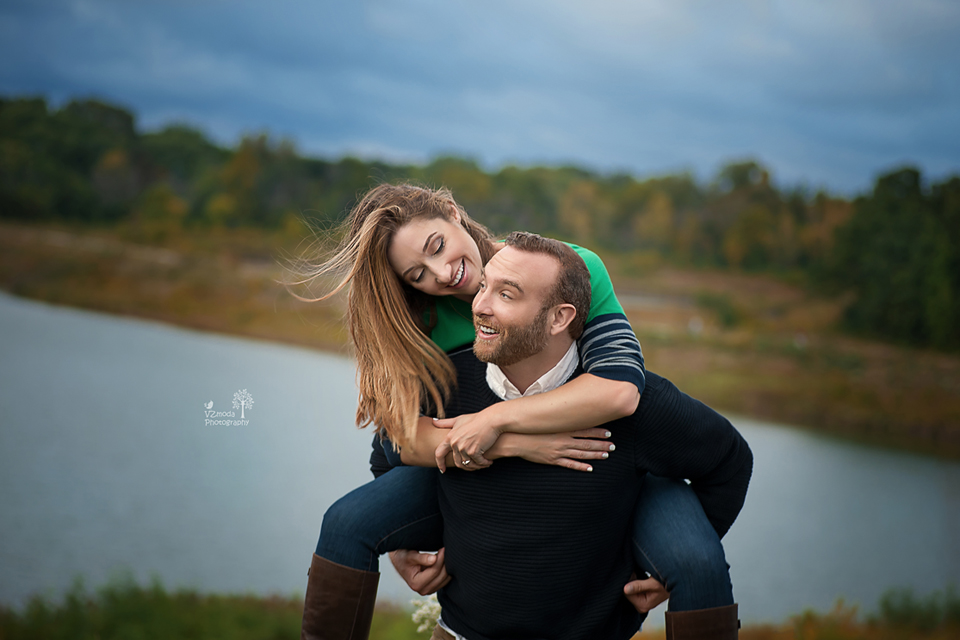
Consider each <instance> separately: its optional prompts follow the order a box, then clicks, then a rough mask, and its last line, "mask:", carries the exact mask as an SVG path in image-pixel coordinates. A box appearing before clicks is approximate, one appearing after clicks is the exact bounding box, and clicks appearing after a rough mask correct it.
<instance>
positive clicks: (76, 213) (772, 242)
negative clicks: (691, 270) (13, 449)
mask: <svg viewBox="0 0 960 640" xmlns="http://www.w3.org/2000/svg"><path fill="white" fill-rule="evenodd" d="M398 180H411V181H414V182H418V183H421V184H424V185H429V186H439V185H444V186H447V187H449V188H450V189H452V191H453V193H454V194H455V195H456V197H457V199H458V201H459V202H460V203H461V204H462V205H464V207H465V208H466V209H467V210H468V211H469V212H470V213H471V215H473V216H474V217H475V218H476V219H478V220H479V221H481V222H483V223H484V224H486V225H487V226H489V227H490V228H491V229H492V230H493V231H495V232H498V233H499V232H506V231H509V230H512V229H527V230H531V231H536V232H538V233H542V234H546V235H552V236H555V237H559V238H563V239H567V240H571V241H573V242H578V243H582V244H585V245H588V246H590V247H594V248H597V249H600V250H607V251H617V252H621V253H629V254H630V255H631V256H633V260H634V262H635V263H636V264H637V265H641V266H642V265H647V266H657V265H660V264H675V265H683V266H689V265H692V266H698V267H712V268H727V269H741V270H752V271H779V272H786V271H790V272H802V273H804V274H807V275H808V276H809V277H810V278H811V279H812V280H813V281H814V282H816V283H817V284H818V285H820V286H829V287H832V288H834V289H835V290H837V291H840V290H850V291H852V292H853V293H854V295H853V297H852V300H853V301H852V302H851V304H850V306H849V308H848V309H847V312H846V316H845V322H846V324H847V326H848V328H849V329H851V330H853V331H856V332H859V333H863V334H869V335H875V336H878V337H883V338H887V339H892V340H896V341H899V342H904V343H908V344H913V345H919V346H929V347H934V348H939V349H949V350H953V349H957V348H960V176H951V177H949V178H947V179H944V180H943V181H941V182H938V183H935V184H927V183H926V182H925V181H924V180H923V177H922V175H921V173H920V172H919V171H918V170H917V169H915V168H910V167H905V168H902V169H898V170H896V171H893V172H891V173H888V174H886V175H883V176H881V177H879V178H878V179H877V181H876V184H875V185H874V188H873V190H872V191H871V192H869V193H866V194H864V195H862V196H860V197H857V198H855V199H852V200H851V199H847V198H843V197H838V196H835V195H831V194H828V193H826V192H823V191H820V192H815V193H812V192H809V191H808V190H805V189H803V188H794V189H784V188H778V187H777V186H775V185H774V184H773V182H772V180H771V178H770V171H769V169H768V168H766V167H765V166H763V165H762V164H760V163H759V162H757V161H754V160H743V161H739V162H732V163H730V164H727V165H726V166H724V167H723V168H722V169H721V170H720V171H719V172H718V173H717V175H716V176H714V177H713V179H711V180H709V181H708V182H706V183H702V182H699V181H698V180H697V179H696V178H695V177H694V176H693V175H691V174H690V173H678V174H674V175H665V176H657V177H647V178H640V177H636V176H632V175H629V174H626V173H618V174H599V173H597V172H593V171H589V170H586V169H583V168H580V167H574V166H562V167H516V166H507V167H504V168H501V169H499V170H497V171H485V170H484V169H482V168H481V167H480V166H478V164H477V163H476V162H474V161H472V160H470V159H463V158H455V157H442V158H437V159H435V160H434V161H432V162H430V163H429V164H426V165H403V164H391V163H386V162H379V161H363V160H359V159H356V158H349V157H348V158H342V159H339V160H324V159H319V158H309V157H304V156H302V155H300V154H299V153H298V152H297V150H296V148H295V146H294V145H293V144H292V143H291V142H290V141H286V140H279V141H277V140H272V139H270V138H269V137H268V136H266V135H254V136H247V137H244V138H243V139H242V140H241V141H240V142H239V144H237V146H236V147H234V148H225V147H222V146H220V145H217V144H215V143H213V142H212V141H210V140H209V139H208V138H207V137H206V136H205V135H204V134H203V133H202V132H200V131H199V130H197V129H195V128H192V127H189V126H185V125H171V126H168V127H166V128H163V129H161V130H159V131H151V132H141V131H139V130H138V128H137V126H136V121H135V116H134V114H132V113H131V112H130V111H128V110H126V109H123V108H121V107H119V106H116V105H111V104H107V103H105V102H101V101H97V100H74V101H71V102H68V103H66V104H64V105H62V106H61V107H59V108H51V107H50V105H48V104H47V102H46V101H45V100H43V99H41V98H21V97H6V98H4V97H0V217H2V218H6V219H11V220H21V221H31V222H41V221H61V222H73V223H86V224H100V225H104V224H107V225H109V224H124V225H128V226H129V227H130V228H133V229H136V230H137V231H138V232H139V233H140V234H141V236H142V237H143V238H144V239H145V240H148V241H151V240H153V241H158V240H162V239H163V238H164V237H167V236H169V235H170V234H176V233H177V232H179V231H182V230H183V229H201V230H202V229H205V228H209V229H216V228H233V227H256V228H264V229H289V230H291V231H292V232H296V230H297V229H299V220H300V219H301V218H302V217H306V218H308V219H311V220H312V221H313V222H315V223H318V224H320V225H322V226H332V225H335V224H336V223H337V222H339V221H341V220H342V219H343V218H344V216H345V215H346V214H347V212H348V211H349V210H350V208H351V207H352V205H353V204H354V203H355V202H356V199H357V197H358V195H360V194H362V193H363V192H364V191H366V190H367V189H369V188H370V186H372V185H373V184H375V183H378V182H393V181H398Z"/></svg>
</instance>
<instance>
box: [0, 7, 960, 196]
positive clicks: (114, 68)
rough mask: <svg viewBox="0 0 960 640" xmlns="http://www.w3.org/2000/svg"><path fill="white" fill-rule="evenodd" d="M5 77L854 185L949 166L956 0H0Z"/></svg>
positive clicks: (185, 114) (574, 159)
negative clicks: (754, 166) (744, 164)
mask: <svg viewBox="0 0 960 640" xmlns="http://www.w3.org/2000/svg"><path fill="white" fill-rule="evenodd" d="M0 94H2V95H6V96H22V95H42V96H45V97H47V98H48V99H49V100H50V101H51V104H52V105H59V104H62V103H63V102H64V101H65V100H68V99H71V98H77V97H96V98H100V99H104V100H107V101H110V102H115V103H118V104H120V105H122V106H124V107H126V108H129V109H131V110H133V111H134V112H135V113H136V114H137V117H138V123H139V125H140V127H141V129H143V130H152V129H157V128H160V127H162V126H164V125H166V124H170V123H175V122H176V123H188V124H190V125H192V126H195V127H197V128H199V129H201V130H203V131H204V132H205V133H207V134H208V135H209V136H211V137H212V138H213V139H215V140H216V141H218V142H220V143H223V144H228V145H233V144H235V143H236V142H237V141H238V140H239V139H240V137H241V136H242V135H244V134H253V133H260V132H268V133H269V134H270V135H271V136H274V137H276V138H281V137H286V138H289V139H291V140H293V141H294V142H295V144H296V146H297V148H298V149H299V151H300V152H301V153H302V154H304V155H310V156H318V157H325V158H339V157H341V156H343V155H354V156H359V157H362V158H365V159H373V158H377V159H383V160H387V161H392V162H397V161H399V162H418V163H419V162H426V161H429V160H430V159H432V158H435V157H437V156H439V155H457V156H461V157H467V158H471V159H474V160H476V161H477V162H478V163H480V165H481V166H482V167H484V168H486V169H488V170H496V169H499V168H500V167H502V166H505V165H508V164H518V165H521V166H529V165H535V164H545V165H561V164H575V165H579V166H582V167H584V168H587V169H592V170H595V171H599V172H603V173H611V172H620V171H625V172H628V173H632V174H634V175H637V176H638V177H646V176H652V175H662V174H665V173H673V172H677V171H691V172H693V173H694V174H695V175H697V176H698V178H700V179H702V180H708V179H710V178H711V177H713V176H714V175H715V174H716V172H717V170H718V169H719V168H720V167H721V166H722V165H723V164H724V163H726V162H730V161H738V160H743V159H748V158H749V159H756V160H758V161H760V162H761V163H763V164H764V165H766V166H767V167H769V168H770V169H771V173H772V175H773V179H774V181H775V182H776V183H777V184H779V185H781V186H799V185H805V186H807V187H808V188H826V189H829V190H831V191H834V192H838V193H845V194H854V193H859V192H863V191H865V190H868V189H869V188H870V187H871V185H872V184H873V181H874V180H875V178H876V177H877V175H879V174H881V173H882V172H884V171H888V170H891V169H893V168H896V167H899V166H902V165H904V164H912V165H915V166H917V167H919V168H920V169H921V170H922V171H923V172H924V175H925V176H926V177H927V178H928V179H933V180H937V179H942V178H943V177H945V176H946V175H948V174H952V173H960V2H956V0H911V1H910V2H903V1H902V0H794V1H785V0H781V1H774V0H771V1H760V0H726V1H724V2H716V1H715V0H699V1H697V0H662V1H661V0H652V1H642V0H632V1H626V0H593V1H592V2H589V3H588V2H583V1H573V0H549V1H546V0H484V1H482V2H481V1H473V2H467V1H464V0H443V1H427V0H353V1H343V2H325V1H322V0H309V1H308V0H274V1H272V2H260V1H255V0H62V1H53V0H0Z"/></svg>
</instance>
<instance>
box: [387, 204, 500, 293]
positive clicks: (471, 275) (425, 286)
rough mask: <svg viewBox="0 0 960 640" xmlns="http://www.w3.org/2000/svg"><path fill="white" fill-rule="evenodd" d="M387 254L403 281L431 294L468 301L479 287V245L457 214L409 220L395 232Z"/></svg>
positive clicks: (391, 264)
mask: <svg viewBox="0 0 960 640" xmlns="http://www.w3.org/2000/svg"><path fill="white" fill-rule="evenodd" d="M387 257H388V258H389V260H390V266H391V267H392V268H393V271H394V273H396V274H397V276H398V277H399V278H400V280H401V281H403V283H404V284H406V285H409V286H411V287H413V288H414V289H417V290H419V291H423V292H424V293H427V294H429V295H432V296H450V295H453V296H457V297H460V298H462V299H464V300H466V301H468V302H469V301H470V300H472V299H473V296H474V294H475V293H476V292H477V290H478V289H479V288H480V273H481V269H482V266H483V264H482V262H481V257H480V249H479V248H478V247H477V243H476V242H475V241H474V240H473V238H471V237H470V234H468V233H467V232H466V230H465V229H464V228H463V227H462V226H461V225H460V224H459V222H458V218H457V216H453V218H452V219H448V218H419V219H415V220H412V221H410V222H408V223H407V224H405V225H403V226H402V227H400V228H399V229H397V231H396V232H395V233H394V234H393V239H392V240H391V241H390V247H389V249H388V250H387Z"/></svg>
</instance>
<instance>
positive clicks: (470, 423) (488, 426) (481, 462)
mask: <svg viewBox="0 0 960 640" xmlns="http://www.w3.org/2000/svg"><path fill="white" fill-rule="evenodd" d="M433 426H435V427H437V428H438V429H450V434H449V435H448V436H447V437H446V438H444V439H443V442H441V443H440V446H438V447H437V449H436V451H435V452H434V456H435V457H436V459H437V467H438V468H439V469H440V471H446V469H447V464H446V458H447V454H448V453H452V454H453V461H454V463H455V464H456V465H457V467H459V468H460V469H468V470H474V469H483V468H484V467H489V466H490V465H491V464H492V462H491V461H490V460H488V459H487V458H485V457H484V455H483V454H485V453H486V452H487V451H489V450H490V449H491V448H492V447H493V445H494V444H495V443H496V441H497V438H499V437H500V434H501V433H503V432H502V431H501V430H500V429H499V428H498V427H497V426H496V425H494V424H492V422H491V421H490V420H489V419H488V416H486V415H484V413H483V412H482V411H481V412H480V413H468V414H464V415H462V416H457V417H456V418H446V419H439V418H434V420H433Z"/></svg>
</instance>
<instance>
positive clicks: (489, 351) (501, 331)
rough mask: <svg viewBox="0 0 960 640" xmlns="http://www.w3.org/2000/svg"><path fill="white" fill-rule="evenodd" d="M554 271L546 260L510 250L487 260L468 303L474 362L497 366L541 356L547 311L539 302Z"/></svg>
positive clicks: (550, 284)
mask: <svg viewBox="0 0 960 640" xmlns="http://www.w3.org/2000/svg"><path fill="white" fill-rule="evenodd" d="M559 268H560V266H559V265H558V264H557V261H556V260H555V259H553V258H552V257H550V256H547V255H544V254H540V253H527V252H524V251H519V250H517V249H514V248H513V247H504V248H503V249H501V250H500V251H498V252H497V254H496V255H495V256H494V257H493V258H491V260H490V262H488V263H487V265H486V267H485V268H484V273H483V277H482V278H481V281H480V291H478V292H477V295H476V297H475V298H474V299H473V324H474V327H475V328H476V332H477V337H476V339H475V340H474V342H473V351H474V353H475V354H476V355H477V357H478V358H479V359H480V360H482V361H483V362H492V363H494V364H496V365H498V366H501V367H503V366H510V365H512V364H516V363H517V362H520V361H521V360H524V359H526V358H529V357H530V356H532V355H536V354H537V353H540V352H541V351H543V349H544V348H545V347H546V346H547V341H548V339H549V329H548V315H549V311H550V309H549V308H544V307H543V302H544V300H546V298H547V294H548V293H549V292H550V290H551V289H552V288H553V286H554V283H555V282H556V279H557V277H558V275H559V274H558V271H559Z"/></svg>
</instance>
